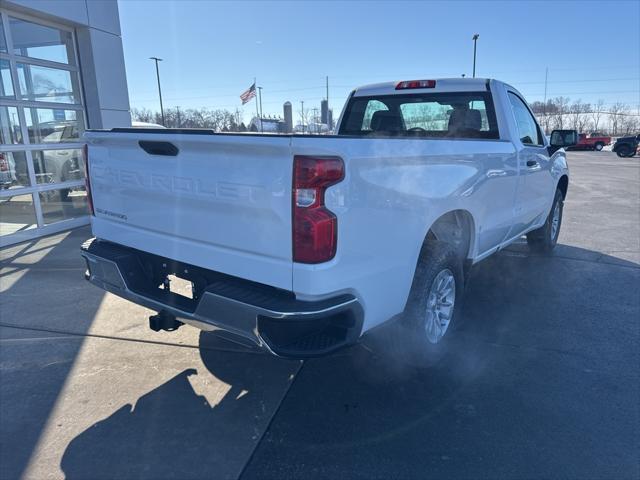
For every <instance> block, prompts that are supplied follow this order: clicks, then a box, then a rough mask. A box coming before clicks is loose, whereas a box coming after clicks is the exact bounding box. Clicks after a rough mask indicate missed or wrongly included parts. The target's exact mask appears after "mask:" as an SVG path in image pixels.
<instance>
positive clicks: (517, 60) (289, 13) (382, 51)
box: [119, 0, 640, 120]
mask: <svg viewBox="0 0 640 480" xmlns="http://www.w3.org/2000/svg"><path fill="white" fill-rule="evenodd" d="M119 8H120V22H121V28H122V39H123V45H124V53H125V62H126V68H127V78H128V83H129V95H130V101H131V106H132V107H138V108H140V107H146V108H151V109H154V110H158V109H159V106H158V99H157V87H156V79H155V70H154V65H153V62H152V61H151V60H148V57H150V56H158V57H161V58H163V59H164V61H163V62H162V63H161V64H160V68H161V80H162V90H163V97H164V102H165V108H167V107H175V106H176V105H179V106H180V107H181V108H190V107H211V108H226V109H229V110H233V109H235V108H236V107H241V104H240V99H239V98H238V96H239V95H240V93H241V92H242V91H243V90H244V89H246V88H247V87H248V86H249V85H250V84H251V83H252V82H253V78H254V77H257V78H258V85H260V86H262V87H263V110H264V112H265V114H280V113H281V111H282V103H283V102H284V101H286V100H289V101H291V102H292V103H293V104H294V111H297V110H298V109H299V105H300V101H301V100H304V102H305V109H307V108H309V107H310V108H313V107H314V106H317V107H318V108H319V103H320V100H321V99H322V98H323V97H324V95H325V87H324V84H325V76H327V75H328V76H329V86H330V91H329V95H330V103H331V107H332V108H333V109H334V112H335V114H336V115H337V113H339V111H340V109H341V108H342V105H343V103H344V100H345V98H346V96H347V95H348V93H349V91H350V90H351V89H352V88H354V87H356V86H358V85H360V84H366V83H374V82H378V81H386V80H407V79H420V78H437V77H449V76H460V75H461V74H463V73H465V74H467V75H469V76H470V75H471V70H472V61H473V42H472V40H471V37H472V35H473V34H474V33H479V34H480V39H479V40H478V57H477V68H476V74H477V76H479V77H492V78H498V79H501V80H504V81H507V82H509V83H511V84H513V85H514V86H516V87H517V88H519V89H520V90H521V91H522V92H523V93H524V95H525V96H526V97H527V100H529V101H535V100H542V99H543V95H544V79H545V68H547V67H548V68H549V77H548V78H549V80H548V90H547V96H548V97H555V96H559V95H563V96H567V97H570V98H571V99H572V100H576V99H582V100H583V101H585V102H595V101H596V100H597V99H603V100H604V101H605V102H606V103H607V104H611V103H614V102H617V101H623V102H626V103H628V104H630V105H631V106H632V107H633V109H634V110H637V109H639V108H640V28H638V25H639V24H640V2H638V1H629V2H613V1H609V2H597V1H567V2H551V1H549V2H544V1H542V2H528V1H512V2H508V1H507V2H480V1H478V2H463V1H450V2H393V1H380V2H364V1H361V2H337V1H336V2H302V1H300V2H268V1H264V2H245V1H236V2H213V1H204V0H201V1H187V0H183V1H169V0H160V1H158V0H155V1H151V0H149V1H145V0H120V1H119ZM621 20H622V21H624V22H627V26H622V25H621V24H620V21H621ZM241 111H243V113H244V117H245V120H248V119H249V118H250V116H251V114H252V113H254V112H255V104H254V103H253V102H252V103H250V104H248V105H246V106H245V107H244V108H242V109H241Z"/></svg>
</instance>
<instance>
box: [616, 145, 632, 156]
mask: <svg viewBox="0 0 640 480" xmlns="http://www.w3.org/2000/svg"><path fill="white" fill-rule="evenodd" d="M616 154H617V155H618V156H619V157H621V158H626V157H633V149H632V148H631V146H629V145H620V146H619V147H618V148H617V149H616Z"/></svg>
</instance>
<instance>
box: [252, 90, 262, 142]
mask: <svg viewBox="0 0 640 480" xmlns="http://www.w3.org/2000/svg"><path fill="white" fill-rule="evenodd" d="M257 82H258V81H257V80H256V77H253V86H254V88H256V89H257V88H258V83H257ZM255 99H256V121H258V120H259V121H260V127H261V128H262V119H261V118H260V113H259V112H258V96H257V95H256V97H255ZM257 131H258V125H256V132H257Z"/></svg>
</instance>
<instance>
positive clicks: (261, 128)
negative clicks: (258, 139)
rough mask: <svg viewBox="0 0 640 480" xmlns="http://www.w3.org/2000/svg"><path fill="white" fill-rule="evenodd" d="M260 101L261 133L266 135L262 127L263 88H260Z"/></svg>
mask: <svg viewBox="0 0 640 480" xmlns="http://www.w3.org/2000/svg"><path fill="white" fill-rule="evenodd" d="M258 100H259V101H260V131H261V132H262V133H264V128H263V126H262V87H258Z"/></svg>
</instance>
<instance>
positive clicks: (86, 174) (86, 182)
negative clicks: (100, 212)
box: [82, 143, 95, 215]
mask: <svg viewBox="0 0 640 480" xmlns="http://www.w3.org/2000/svg"><path fill="white" fill-rule="evenodd" d="M82 160H83V161H84V187H85V190H86V191H87V206H88V207H89V214H90V215H95V213H94V211H93V197H92V196H91V181H90V180H89V146H88V145H87V144H86V143H85V144H84V145H83V147H82Z"/></svg>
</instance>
